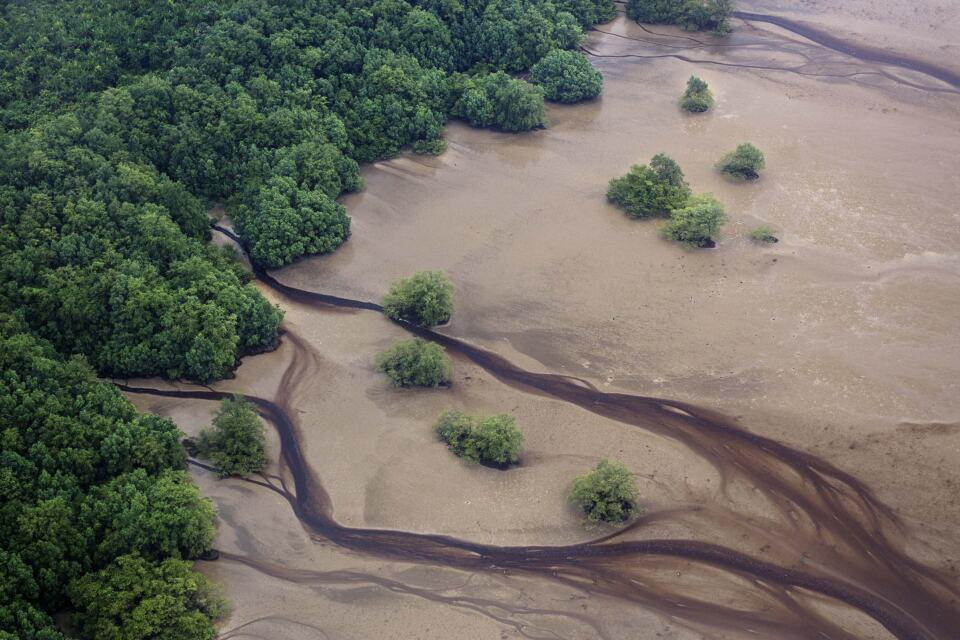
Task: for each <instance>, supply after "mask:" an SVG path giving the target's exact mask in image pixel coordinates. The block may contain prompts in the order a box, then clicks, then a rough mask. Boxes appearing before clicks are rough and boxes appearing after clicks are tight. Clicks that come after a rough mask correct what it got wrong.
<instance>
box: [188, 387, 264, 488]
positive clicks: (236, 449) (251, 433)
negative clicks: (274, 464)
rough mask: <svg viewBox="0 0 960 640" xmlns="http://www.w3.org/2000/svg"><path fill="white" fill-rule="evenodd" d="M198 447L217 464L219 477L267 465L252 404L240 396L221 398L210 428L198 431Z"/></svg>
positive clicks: (246, 471)
mask: <svg viewBox="0 0 960 640" xmlns="http://www.w3.org/2000/svg"><path fill="white" fill-rule="evenodd" d="M197 451H198V452H199V453H200V455H201V456H203V457H205V458H207V459H208V460H210V462H212V463H213V464H214V465H215V466H216V467H217V474H218V475H219V476H220V477H221V478H226V477H227V476H241V477H245V476H248V475H250V474H252V473H258V472H260V471H262V470H263V468H264V467H266V466H267V453H266V439H265V437H264V430H263V422H261V421H260V417H259V416H258V415H257V412H256V410H255V409H254V408H253V405H252V404H251V403H250V402H248V401H247V400H245V399H244V398H243V397H241V396H234V397H233V398H227V399H226V400H223V401H222V402H221V403H220V409H219V410H218V411H217V415H216V416H215V417H214V418H213V426H212V428H211V429H207V430H205V431H203V432H201V433H200V437H199V438H198V439H197Z"/></svg>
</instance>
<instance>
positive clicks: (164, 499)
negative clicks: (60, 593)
mask: <svg viewBox="0 0 960 640" xmlns="http://www.w3.org/2000/svg"><path fill="white" fill-rule="evenodd" d="M215 517H216V514H215V512H214V509H213V505H212V504H211V503H210V501H209V500H208V499H206V498H204V497H202V496H201V495H200V491H199V490H198V489H197V487H196V485H194V484H193V483H192V482H191V481H190V476H189V475H187V473H186V472H185V471H164V472H162V473H161V474H160V475H158V476H155V477H154V476H151V475H149V474H147V473H146V472H145V471H144V470H143V469H137V470H135V471H133V472H131V473H128V474H124V475H121V476H117V477H116V478H114V479H113V480H111V481H110V482H109V483H107V484H104V485H101V486H99V487H96V488H95V489H94V490H93V491H91V493H90V494H89V495H88V496H87V498H86V500H85V501H84V503H83V505H82V506H81V514H80V519H81V522H82V523H83V524H84V526H85V527H88V528H89V529H90V530H92V531H93V532H94V533H95V536H96V538H97V539H98V540H99V542H98V544H97V545H96V551H95V553H94V559H95V560H96V561H97V563H98V564H105V563H107V562H109V561H110V559H111V558H114V557H116V556H118V555H122V554H124V553H137V554H139V555H142V556H144V557H146V558H150V559H153V560H162V559H163V558H170V557H173V558H184V559H193V558H197V557H199V556H200V555H202V554H203V553H204V552H205V551H207V550H208V549H209V548H210V544H211V542H212V541H213V536H214V533H215V530H214V528H213V523H214V520H215Z"/></svg>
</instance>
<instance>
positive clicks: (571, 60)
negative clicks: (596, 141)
mask: <svg viewBox="0 0 960 640" xmlns="http://www.w3.org/2000/svg"><path fill="white" fill-rule="evenodd" d="M530 82H532V83H533V84H535V85H539V86H541V87H543V91H544V95H545V96H546V98H547V100H553V101H554V102H565V103H570V102H579V101H581V100H589V99H591V98H595V97H597V96H598V95H600V91H601V89H603V76H602V75H600V72H599V71H597V70H596V69H594V68H593V65H591V64H590V61H589V60H587V57H586V56H585V55H583V54H582V53H578V52H576V51H561V50H560V49H554V50H553V51H551V52H550V53H548V54H547V55H546V56H544V57H543V59H542V60H540V62H538V63H537V64H535V65H533V67H531V68H530Z"/></svg>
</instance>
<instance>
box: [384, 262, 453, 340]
mask: <svg viewBox="0 0 960 640" xmlns="http://www.w3.org/2000/svg"><path fill="white" fill-rule="evenodd" d="M381 304H382V305H383V312H384V313H385V314H387V316H388V317H390V318H393V319H394V320H406V321H407V322H412V323H414V324H418V325H420V326H423V327H434V326H436V325H438V324H443V323H444V322H446V321H448V320H449V319H450V315H451V314H452V313H453V284H452V283H451V282H450V279H449V278H447V276H446V274H445V273H444V272H443V271H420V272H419V273H416V274H414V275H412V276H410V277H409V278H404V279H402V280H398V281H396V282H394V283H393V285H392V286H391V287H390V292H389V293H387V295H385V296H384V297H383V300H382V301H381Z"/></svg>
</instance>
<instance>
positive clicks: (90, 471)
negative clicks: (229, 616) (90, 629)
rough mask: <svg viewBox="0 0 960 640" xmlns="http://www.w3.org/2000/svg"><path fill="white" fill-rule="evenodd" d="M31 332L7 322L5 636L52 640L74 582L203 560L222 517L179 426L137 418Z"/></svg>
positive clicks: (0, 531) (1, 518)
mask: <svg viewBox="0 0 960 640" xmlns="http://www.w3.org/2000/svg"><path fill="white" fill-rule="evenodd" d="M24 330H25V327H24V326H23V325H22V324H20V323H18V322H17V321H15V320H13V319H12V318H10V317H9V316H2V315H0V440H2V444H3V446H2V449H0V635H2V634H3V633H4V632H6V633H10V634H13V635H14V637H26V638H31V637H32V638H43V639H52V638H59V637H60V636H59V633H58V632H57V631H56V629H55V628H54V626H53V623H52V620H51V617H50V616H51V615H52V614H54V613H56V612H59V611H61V610H63V609H65V608H66V609H67V610H69V609H70V601H69V600H68V597H67V596H68V591H69V589H71V585H74V584H77V583H78V582H81V581H83V580H85V579H86V577H87V576H89V575H90V574H91V572H95V571H99V570H100V569H102V568H104V567H106V566H108V565H110V564H111V563H112V562H114V560H115V559H116V558H117V557H118V556H121V555H125V554H130V553H135V554H138V555H139V556H140V557H141V558H143V560H142V562H143V563H146V564H148V565H150V566H152V565H153V563H154V562H158V561H162V560H163V559H164V558H168V557H177V558H185V559H186V558H195V557H196V556H197V555H199V554H200V553H202V552H204V551H205V550H207V549H208V548H209V545H210V543H211V540H212V538H213V532H214V531H213V509H212V507H211V505H210V503H209V502H207V501H206V500H204V499H203V498H201V497H200V494H199V492H198V491H197V488H196V487H195V486H194V485H193V484H191V483H190V482H189V479H188V477H187V475H186V473H185V472H184V471H183V468H184V466H185V462H186V457H185V454H184V451H183V448H182V447H181V446H180V443H179V437H180V432H179V430H178V429H177V428H176V426H175V425H174V424H173V423H172V422H171V421H170V420H168V419H166V418H160V417H158V416H152V415H138V414H137V412H136V410H135V409H134V407H133V405H131V404H130V403H129V402H128V401H127V400H126V399H124V398H123V397H122V396H121V395H120V393H119V392H118V391H117V390H116V389H115V388H114V387H113V386H112V385H110V384H107V383H104V382H99V381H98V380H97V379H96V378H95V377H94V375H93V372H92V371H91V370H90V368H89V367H88V366H87V365H86V364H85V363H84V362H83V360H82V359H80V358H73V359H70V360H67V361H64V360H62V359H61V358H60V357H58V356H57V354H56V353H55V352H54V350H53V349H52V347H51V346H50V345H49V344H46V343H44V342H42V341H40V340H38V339H37V338H35V337H33V336H31V335H29V334H27V333H24ZM185 566H186V567H187V568H189V565H185ZM75 604H76V606H77V607H78V608H77V609H76V611H77V612H78V613H79V614H80V615H81V616H82V615H84V611H83V605H82V604H81V603H76V602H75ZM173 604H175V603H173ZM181 604H183V603H181ZM204 620H205V622H204V624H205V625H206V628H209V629H210V630H211V631H212V626H211V623H210V620H209V618H204ZM82 637H89V638H93V637H97V638H100V637H107V636H100V635H86V634H84V635H83V636H82ZM125 637H127V636H125ZM129 637H148V636H129Z"/></svg>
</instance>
